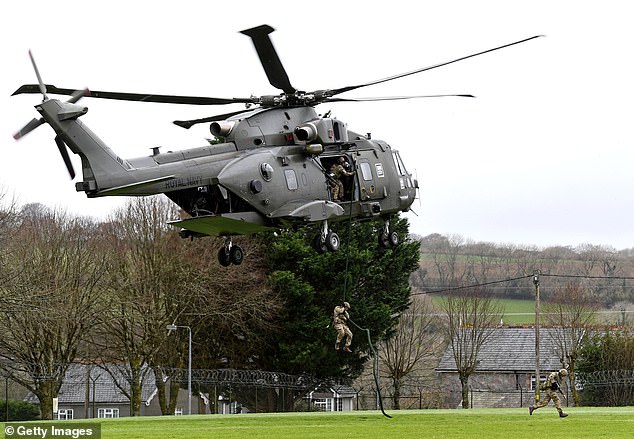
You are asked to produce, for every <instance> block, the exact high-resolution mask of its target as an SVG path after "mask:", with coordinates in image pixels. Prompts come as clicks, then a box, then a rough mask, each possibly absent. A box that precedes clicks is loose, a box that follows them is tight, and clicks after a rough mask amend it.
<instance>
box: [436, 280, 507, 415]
mask: <svg viewBox="0 0 634 439" xmlns="http://www.w3.org/2000/svg"><path fill="white" fill-rule="evenodd" d="M441 308H442V309H443V311H444V313H445V315H446V317H447V326H446V327H445V328H446V329H445V333H446V336H447V339H448V340H449V343H450V345H451V352H452V354H453V358H454V361H455V363H456V369H457V371H458V377H459V379H460V384H461V386H462V408H469V377H470V376H471V375H472V374H473V373H474V372H475V371H476V369H477V366H478V355H479V353H480V349H481V348H482V346H483V345H484V343H486V341H487V340H488V339H489V337H491V335H492V334H493V331H494V330H495V327H496V324H497V323H498V322H499V321H500V319H501V318H502V315H503V312H502V306H501V305H500V304H499V303H497V302H495V301H494V300H493V299H492V298H491V296H490V295H489V294H488V293H487V292H486V291H484V290H476V289H465V290H456V291H454V292H452V293H451V294H448V295H447V296H446V297H445V298H444V300H443V302H442V303H441Z"/></svg>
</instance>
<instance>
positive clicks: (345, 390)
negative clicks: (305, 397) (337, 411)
mask: <svg viewBox="0 0 634 439" xmlns="http://www.w3.org/2000/svg"><path fill="white" fill-rule="evenodd" d="M308 394H309V395H312V396H314V395H316V394H319V395H322V394H331V395H337V397H349V396H356V394H357V390H356V389H355V388H354V387H351V386H347V385H345V384H334V385H326V384H321V385H319V386H317V387H316V388H315V389H313V390H312V391H311V392H309V393H308Z"/></svg>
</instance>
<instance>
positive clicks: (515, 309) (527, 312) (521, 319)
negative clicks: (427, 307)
mask: <svg viewBox="0 0 634 439" xmlns="http://www.w3.org/2000/svg"><path fill="white" fill-rule="evenodd" d="M442 300H443V296H442V295H438V296H433V297H432V303H434V305H436V306H439V305H440V303H441V302H442ZM496 301H497V302H498V303H500V304H501V305H502V308H503V309H504V318H503V320H504V324H505V325H532V324H534V323H535V301H534V300H521V299H496Z"/></svg>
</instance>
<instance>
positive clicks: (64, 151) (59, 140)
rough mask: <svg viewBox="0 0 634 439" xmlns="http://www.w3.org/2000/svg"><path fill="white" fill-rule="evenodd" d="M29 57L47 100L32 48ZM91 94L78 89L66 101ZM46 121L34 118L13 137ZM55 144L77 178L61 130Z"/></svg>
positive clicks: (68, 167)
mask: <svg viewBox="0 0 634 439" xmlns="http://www.w3.org/2000/svg"><path fill="white" fill-rule="evenodd" d="M29 57H30V58H31V63H32V64H33V69H34V70H35V76H37V81H38V86H39V89H40V92H41V93H42V102H46V101H48V100H49V98H48V96H47V94H46V92H47V89H46V85H45V84H44V82H43V81H42V77H41V76H40V71H39V69H38V68H37V64H36V63H35V58H34V57H33V53H32V52H31V51H30V50H29ZM89 94H90V92H89V91H88V89H84V90H77V91H75V92H73V94H72V95H71V97H70V98H69V99H68V100H67V101H66V103H67V104H75V103H76V102H77V101H79V100H80V99H81V98H82V97H84V96H88V95H89ZM86 111H87V109H82V110H80V111H79V112H77V113H76V114H84V113H85V112H86ZM73 113H74V114H75V112H73ZM70 117H74V116H70ZM44 123H46V120H45V119H44V118H43V117H42V118H39V119H38V118H34V119H32V120H31V121H30V122H29V123H27V124H26V125H25V126H24V127H22V129H20V130H19V131H17V132H16V133H15V134H13V138H14V139H15V140H16V141H17V140H20V139H21V138H22V137H24V136H26V135H27V134H28V133H30V132H31V131H33V130H34V129H36V128H37V127H39V126H40V125H43V124H44ZM56 131H57V130H56ZM55 144H56V145H57V148H58V149H59V153H60V154H61V155H62V159H63V160H64V164H65V165H66V169H68V173H69V175H70V178H71V179H73V178H75V170H74V169H73V164H72V162H71V160H70V156H69V154H68V148H67V146H66V144H65V143H64V140H63V138H62V134H61V133H59V132H58V134H57V136H55Z"/></svg>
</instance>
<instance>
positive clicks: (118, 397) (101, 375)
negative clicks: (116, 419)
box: [27, 364, 156, 404]
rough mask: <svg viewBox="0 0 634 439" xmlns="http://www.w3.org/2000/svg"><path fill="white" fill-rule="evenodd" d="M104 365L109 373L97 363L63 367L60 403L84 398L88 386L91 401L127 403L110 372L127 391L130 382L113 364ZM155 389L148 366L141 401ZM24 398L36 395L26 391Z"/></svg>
mask: <svg viewBox="0 0 634 439" xmlns="http://www.w3.org/2000/svg"><path fill="white" fill-rule="evenodd" d="M107 367H108V370H110V371H111V372H112V375H111V374H110V373H108V372H107V371H106V370H104V369H102V368H100V367H98V366H94V365H93V366H91V365H87V364H72V365H71V366H70V367H69V368H68V370H67V371H66V375H65V377H64V382H63V383H62V387H61V389H60V390H59V394H58V398H59V403H60V404H69V403H79V402H84V401H85V400H86V390H87V389H86V387H87V386H88V388H89V391H90V398H89V401H90V402H93V401H94V402H95V403H112V404H118V403H121V404H126V403H129V402H130V400H129V399H128V398H127V397H126V396H125V395H124V394H123V392H122V391H121V389H119V387H117V385H116V384H115V378H113V376H114V377H116V382H117V383H119V385H120V386H121V387H123V388H124V389H127V391H128V392H129V388H130V386H129V385H128V383H127V381H126V380H125V379H124V377H123V375H122V374H121V372H120V371H119V370H118V369H117V368H116V367H115V366H114V365H108V366H107ZM88 370H90V377H89V376H88ZM155 389H156V385H155V383H154V372H153V371H152V370H148V371H147V375H146V377H145V382H144V383H143V387H142V392H141V401H142V402H145V401H147V400H148V398H149V397H150V396H151V395H152V393H153V392H154V391H155ZM93 391H94V393H93ZM27 399H29V400H33V401H34V402H35V401H37V397H36V396H35V395H33V394H29V395H28V396H27Z"/></svg>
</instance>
